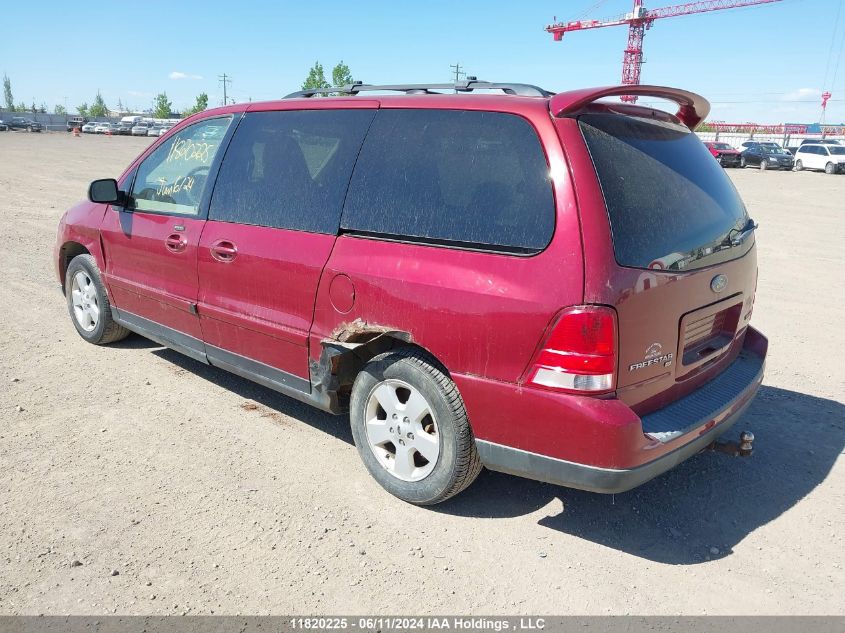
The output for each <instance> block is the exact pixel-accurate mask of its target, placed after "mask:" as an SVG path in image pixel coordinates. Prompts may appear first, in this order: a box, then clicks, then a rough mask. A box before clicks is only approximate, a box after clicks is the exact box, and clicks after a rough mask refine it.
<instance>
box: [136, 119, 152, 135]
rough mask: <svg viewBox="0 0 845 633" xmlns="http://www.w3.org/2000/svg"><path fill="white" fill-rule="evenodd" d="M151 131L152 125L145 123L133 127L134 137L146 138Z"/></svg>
mask: <svg viewBox="0 0 845 633" xmlns="http://www.w3.org/2000/svg"><path fill="white" fill-rule="evenodd" d="M149 129H150V124H149V123H147V122H145V121H138V122H137V123H136V124H135V125H133V126H132V136H146V135H147V132H148V131H149Z"/></svg>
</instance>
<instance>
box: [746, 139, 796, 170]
mask: <svg viewBox="0 0 845 633" xmlns="http://www.w3.org/2000/svg"><path fill="white" fill-rule="evenodd" d="M743 146H745V149H744V150H743V151H742V154H740V167H748V166H751V167H759V168H760V170H761V171H765V170H767V169H781V170H791V169H792V167H793V165H794V156H793V155H792V153H791V152H788V151H787V150H785V149H783V148H782V147H781V146H780V145H778V144H777V143H757V142H747V143H743Z"/></svg>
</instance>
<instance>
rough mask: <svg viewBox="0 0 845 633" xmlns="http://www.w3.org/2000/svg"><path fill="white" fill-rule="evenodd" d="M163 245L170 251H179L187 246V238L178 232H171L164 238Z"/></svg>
mask: <svg viewBox="0 0 845 633" xmlns="http://www.w3.org/2000/svg"><path fill="white" fill-rule="evenodd" d="M164 246H165V247H166V248H167V250H169V251H170V252H171V253H181V252H182V251H184V250H185V248H186V247H187V246H188V240H186V239H185V238H184V236H182V235H179V234H178V233H171V234H170V235H168V236H167V239H165V240H164Z"/></svg>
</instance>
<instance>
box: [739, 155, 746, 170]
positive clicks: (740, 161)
mask: <svg viewBox="0 0 845 633" xmlns="http://www.w3.org/2000/svg"><path fill="white" fill-rule="evenodd" d="M747 165H748V163H747V162H746V160H745V156H743V157H742V158H740V159H739V166H740V167H742V168H743V169H745V167H746V166H747Z"/></svg>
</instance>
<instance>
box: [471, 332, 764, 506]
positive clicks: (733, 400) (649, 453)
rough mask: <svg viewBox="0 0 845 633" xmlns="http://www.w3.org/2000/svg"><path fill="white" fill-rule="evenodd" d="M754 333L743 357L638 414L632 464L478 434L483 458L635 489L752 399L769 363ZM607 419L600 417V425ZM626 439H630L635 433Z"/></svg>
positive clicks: (501, 466)
mask: <svg viewBox="0 0 845 633" xmlns="http://www.w3.org/2000/svg"><path fill="white" fill-rule="evenodd" d="M752 332H753V335H752V338H754V339H756V341H755V342H756V345H746V347H745V349H744V350H743V352H742V354H741V355H740V356H739V358H737V359H736V360H735V361H734V362H733V363H732V364H731V365H729V366H728V367H727V368H726V369H725V370H724V371H723V372H722V373H720V374H719V375H718V376H716V377H715V378H714V379H713V380H711V381H710V382H708V383H707V384H705V385H704V386H702V387H701V388H699V389H698V390H696V391H694V392H692V393H690V394H689V395H687V396H685V397H683V398H681V399H680V400H677V401H676V402H674V403H672V404H670V405H669V406H667V407H665V408H663V409H661V410H659V411H656V412H655V413H653V414H649V415H647V416H643V418H641V419H639V422H640V424H639V427H640V430H639V433H640V435H641V437H642V438H643V439H645V440H646V442H644V443H642V444H640V445H638V446H636V447H634V446H632V447H630V448H631V449H632V452H631V453H629V455H628V457H629V458H630V460H631V465H630V466H627V467H607V466H597V465H592V464H589V463H583V462H576V461H570V460H567V459H561V458H559V457H553V456H550V455H544V454H541V453H537V452H532V451H529V450H523V449H520V448H516V447H513V446H507V445H504V444H501V443H497V442H494V441H490V440H487V439H478V440H476V446H477V448H478V452H479V455H480V457H481V461H482V462H483V463H484V465H485V467H487V468H488V469H490V470H495V471H499V472H504V473H508V474H512V475H518V476H520V477H526V478H528V479H535V480H538V481H544V482H547V483H552V484H557V485H561V486H567V487H570V488H578V489H581V490H589V491H592V492H601V493H617V492H624V491H626V490H630V489H632V488H636V487H637V486H639V485H641V484H644V483H645V482H647V481H649V480H650V479H653V478H654V477H657V476H658V475H660V474H661V473H664V472H666V471H667V470H670V469H671V468H673V467H675V466H677V465H678V464H680V463H681V462H682V461H684V460H685V459H687V458H689V457H691V456H692V455H695V454H696V453H698V452H700V451H701V450H703V449H704V448H706V447H707V446H708V445H709V444H710V443H711V442H713V441H715V440H716V439H717V438H718V437H719V436H720V435H722V434H723V433H725V432H726V431H727V430H728V429H730V428H731V427H732V426H733V425H734V424H735V423H736V421H737V420H738V419H739V418H740V417H741V416H742V414H743V413H744V412H745V410H746V409H747V408H748V406H749V405H750V404H751V401H752V400H753V398H754V396H755V394H756V393H757V390H758V389H759V387H760V384H761V382H762V380H763V372H764V365H765V338H764V337H763V336H762V335H760V334H759V333H757V332H756V331H753V330H752ZM755 348H756V349H755ZM602 421H603V420H600V419H596V421H595V422H596V424H597V425H599V424H601V422H602ZM670 429H680V431H672V430H670ZM649 431H653V432H649ZM627 438H628V440H629V441H630V439H631V437H630V436H627ZM608 439H610V438H608ZM600 452H601V446H600V445H596V453H600Z"/></svg>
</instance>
